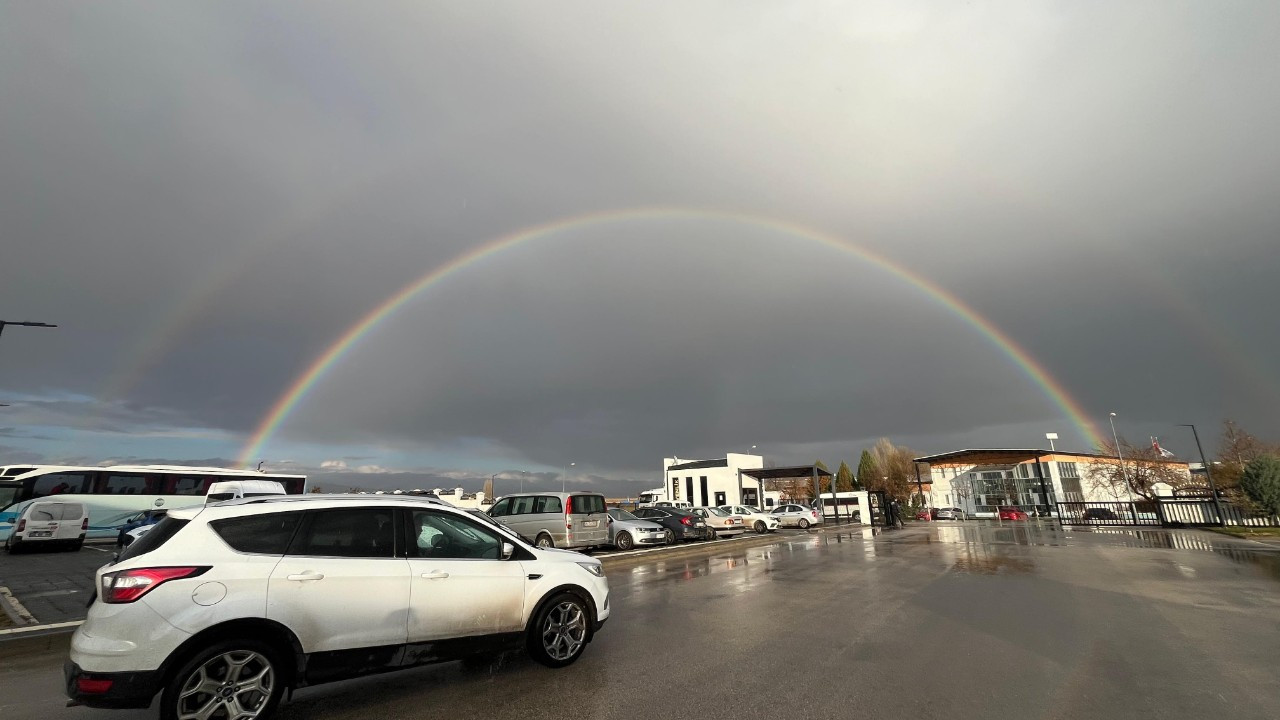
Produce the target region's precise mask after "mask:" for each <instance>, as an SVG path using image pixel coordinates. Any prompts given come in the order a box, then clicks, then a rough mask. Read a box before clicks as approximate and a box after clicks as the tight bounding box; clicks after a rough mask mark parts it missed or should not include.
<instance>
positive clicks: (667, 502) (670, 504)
mask: <svg viewBox="0 0 1280 720" xmlns="http://www.w3.org/2000/svg"><path fill="white" fill-rule="evenodd" d="M653 506H654V507H673V508H680V509H682V510H688V509H690V508H692V507H693V503H691V502H682V501H680V500H676V501H671V500H659V501H658V502H656V503H654V504H653Z"/></svg>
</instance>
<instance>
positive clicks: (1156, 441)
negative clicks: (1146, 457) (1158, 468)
mask: <svg viewBox="0 0 1280 720" xmlns="http://www.w3.org/2000/svg"><path fill="white" fill-rule="evenodd" d="M1151 449H1152V450H1155V451H1156V454H1157V455H1159V456H1160V457H1162V458H1171V457H1177V455H1174V454H1173V453H1171V452H1169V451H1168V450H1165V449H1164V448H1162V447H1160V438H1158V437H1154V436H1153V437H1152V438H1151Z"/></svg>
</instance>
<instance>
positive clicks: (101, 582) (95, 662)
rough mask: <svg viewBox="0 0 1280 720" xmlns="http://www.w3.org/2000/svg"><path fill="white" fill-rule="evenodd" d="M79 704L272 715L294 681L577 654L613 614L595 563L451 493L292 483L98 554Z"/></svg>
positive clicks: (70, 682)
mask: <svg viewBox="0 0 1280 720" xmlns="http://www.w3.org/2000/svg"><path fill="white" fill-rule="evenodd" d="M96 581H97V582H96V587H97V595H96V597H95V598H94V600H93V601H92V605H91V606H90V608H89V616H88V618H87V619H86V620H85V622H84V624H83V625H81V626H80V628H79V629H78V630H77V631H76V633H75V635H74V636H73V637H72V640H71V656H70V659H69V660H68V661H67V664H66V668H65V673H66V683H67V694H68V696H70V697H71V699H72V701H73V702H74V703H79V704H84V705H89V706H93V707H105V708H137V707H149V706H150V705H151V702H152V700H153V699H154V697H155V695H156V694H157V693H159V694H160V715H161V717H162V718H166V720H167V719H169V718H179V717H183V718H185V717H200V718H206V717H225V718H264V717H266V716H267V715H269V714H270V713H271V712H272V711H273V710H274V709H275V706H276V705H277V703H279V701H280V698H281V695H282V694H283V693H284V692H285V690H286V689H289V688H296V687H302V686H304V685H314V684H317V683H323V682H329V681H333V680H340V679H344V678H349V677H355V676H359V675H365V674H369V673H376V672H382V671H386V670H395V669H399V668H405V667H410V666H414V665H422V664H425V663H432V662H440V661H444V660H453V659H458V658H467V657H472V656H484V655H491V654H493V653H495V652H500V651H502V650H506V649H512V648H520V647H523V648H524V649H526V650H527V651H528V653H529V654H530V655H531V656H532V657H533V658H534V659H535V660H537V661H538V662H540V663H542V664H544V665H548V666H550V667H564V666H565V665H568V664H570V663H572V662H573V661H575V660H577V659H578V657H579V656H580V655H581V654H582V651H583V650H584V649H585V647H586V645H587V643H588V642H590V641H591V638H592V636H593V634H594V633H595V632H596V631H598V630H599V629H600V627H601V625H603V624H604V621H605V620H606V619H608V617H609V583H608V580H606V579H605V576H604V570H603V568H602V567H601V564H600V561H599V560H595V559H592V558H589V557H587V556H585V555H580V554H578V553H575V552H570V551H566V550H555V549H538V548H535V547H532V546H530V545H528V544H526V543H525V542H524V541H522V540H520V539H519V538H518V537H516V536H515V535H514V534H512V533H510V531H507V530H505V529H502V528H499V527H497V526H495V525H492V524H490V523H486V522H484V521H482V520H479V519H477V518H475V517H473V516H472V515H470V514H468V513H466V512H465V511H462V510H459V509H457V508H454V507H452V506H450V505H447V504H445V503H442V502H440V501H438V500H437V501H432V500H428V499H425V498H417V497H406V496H376V497H370V496H367V495H364V496H360V495H347V496H342V495H338V496H322V495H288V496H278V497H273V498H255V499H246V500H233V501H230V502H226V503H221V504H218V505H210V506H206V507H193V508H183V509H178V510H171V511H170V512H169V515H168V517H166V518H165V519H164V520H161V521H160V523H159V524H157V525H156V526H155V529H153V530H152V531H151V532H149V533H147V534H146V535H144V536H142V537H141V538H140V539H138V540H137V541H136V542H134V543H133V544H132V545H130V546H129V548H128V549H126V550H125V551H124V552H123V553H122V554H121V555H120V558H119V560H118V561H117V562H115V563H114V564H112V565H108V566H106V567H103V568H101V569H100V570H98V572H97V577H96Z"/></svg>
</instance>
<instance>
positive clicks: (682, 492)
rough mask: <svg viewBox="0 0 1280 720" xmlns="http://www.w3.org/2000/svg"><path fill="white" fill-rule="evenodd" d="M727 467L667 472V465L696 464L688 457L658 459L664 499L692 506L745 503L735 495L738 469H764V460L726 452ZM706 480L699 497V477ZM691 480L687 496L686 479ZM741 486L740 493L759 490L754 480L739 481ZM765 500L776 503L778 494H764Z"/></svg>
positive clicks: (688, 483) (687, 486)
mask: <svg viewBox="0 0 1280 720" xmlns="http://www.w3.org/2000/svg"><path fill="white" fill-rule="evenodd" d="M725 460H726V462H727V467H709V468H693V469H688V470H671V469H670V468H671V466H673V465H679V464H682V463H689V462H697V461H696V460H692V459H689V458H663V459H662V476H663V479H664V480H663V490H664V491H665V493H666V495H665V499H666V500H668V501H671V502H691V503H693V504H694V505H702V504H704V499H705V504H707V505H743V504H746V503H745V502H744V501H743V499H742V497H741V496H740V495H739V494H738V470H739V469H742V470H758V469H760V468H763V467H764V458H763V457H762V456H760V455H747V454H743V453H727V454H726V455H725ZM704 477H705V478H706V479H707V494H706V497H705V498H704V497H703V495H702V478H704ZM691 478H692V487H693V496H692V497H689V486H690V479H691ZM673 480H675V481H677V482H676V485H677V487H678V491H676V492H673V489H672V481H673ZM742 487H743V489H744V490H753V489H756V488H758V487H759V481H757V480H755V479H754V478H749V477H744V478H742ZM718 493H719V494H721V495H723V502H718V500H719V496H718V495H717V494H718ZM764 497H765V498H766V499H772V500H773V501H774V504H777V502H778V493H776V492H771V491H766V492H765V494H764Z"/></svg>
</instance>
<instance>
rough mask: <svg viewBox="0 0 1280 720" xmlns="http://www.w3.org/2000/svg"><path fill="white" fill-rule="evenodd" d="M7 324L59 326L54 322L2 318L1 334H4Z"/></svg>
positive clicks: (0, 324)
mask: <svg viewBox="0 0 1280 720" xmlns="http://www.w3.org/2000/svg"><path fill="white" fill-rule="evenodd" d="M6 325H18V326H20V327H43V328H56V327H58V326H57V325H52V324H50V323H42V322H30V321H28V320H22V321H17V320H0V334H3V333H4V327H5V326H6Z"/></svg>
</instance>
